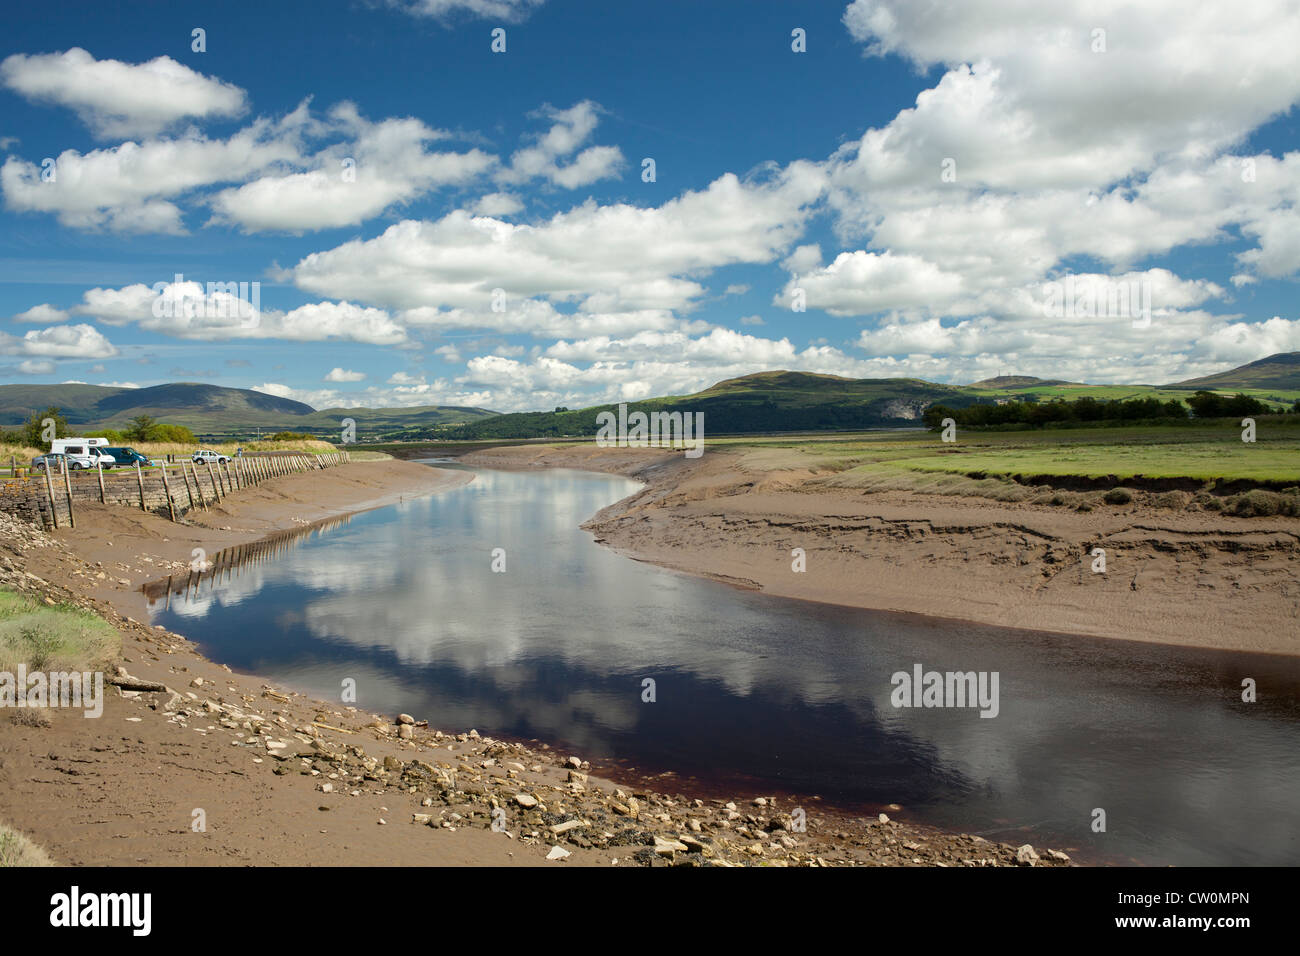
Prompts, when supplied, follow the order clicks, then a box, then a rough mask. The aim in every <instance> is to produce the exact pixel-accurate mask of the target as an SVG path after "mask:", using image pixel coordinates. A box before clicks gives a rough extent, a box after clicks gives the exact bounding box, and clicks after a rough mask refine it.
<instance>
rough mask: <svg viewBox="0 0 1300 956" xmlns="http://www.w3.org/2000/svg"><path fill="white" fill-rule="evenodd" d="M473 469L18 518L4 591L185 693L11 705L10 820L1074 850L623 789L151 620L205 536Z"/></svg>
mask: <svg viewBox="0 0 1300 956" xmlns="http://www.w3.org/2000/svg"><path fill="white" fill-rule="evenodd" d="M643 464H644V463H643ZM469 480H471V476H470V475H467V474H466V473H464V472H453V471H439V470H436V469H432V468H429V467H428V466H425V465H419V464H415V463H411V462H397V461H388V462H368V463H354V464H350V465H345V466H342V467H339V468H333V469H330V470H328V471H321V472H311V473H309V474H305V475H296V476H291V477H286V478H280V479H275V480H272V481H269V482H266V483H264V484H263V485H260V486H257V487H256V488H253V489H249V490H247V491H245V492H241V493H239V494H237V495H235V496H232V497H231V498H229V499H227V500H226V501H224V502H222V503H221V504H220V505H219V506H217V507H215V508H214V509H213V510H212V511H210V512H207V513H203V512H196V513H193V514H191V515H189V516H187V523H185V524H175V523H172V522H170V521H168V520H166V519H164V518H161V517H158V516H156V515H152V514H143V513H139V512H134V511H131V510H130V509H121V508H108V507H87V508H85V509H84V510H82V509H79V510H78V515H77V520H78V527H77V529H76V530H75V531H74V530H62V531H58V532H54V533H52V534H47V533H45V532H42V531H39V530H36V529H35V528H33V527H31V526H27V525H21V524H20V523H19V522H17V521H14V520H13V519H10V518H8V517H7V516H3V515H0V583H3V584H4V585H5V586H8V587H13V588H16V589H18V590H21V591H24V592H26V593H28V594H31V595H34V596H36V597H37V598H38V599H44V600H47V601H49V602H61V603H70V604H76V605H80V606H82V607H85V608H88V609H91V610H94V611H95V612H96V613H98V614H100V615H101V616H103V617H104V618H105V619H107V620H109V621H110V622H112V623H113V624H114V625H115V626H117V628H118V629H119V631H120V632H121V635H122V656H121V659H120V662H119V663H118V664H117V665H116V667H120V672H119V679H126V676H127V675H129V679H131V680H134V681H145V682H156V684H158V685H160V686H162V687H164V688H165V689H162V690H158V691H143V692H140V691H132V690H128V691H121V690H119V689H118V688H108V691H109V693H108V694H107V699H106V701H105V706H104V712H103V715H102V716H101V717H99V718H98V719H86V718H85V717H84V716H82V711H80V710H68V709H57V708H51V709H47V710H44V711H41V712H39V713H35V714H34V713H33V712H32V711H22V712H18V711H9V712H4V711H0V821H3V822H4V823H6V824H8V825H9V826H11V827H14V828H16V829H18V830H20V831H22V832H24V833H26V834H27V835H28V836H29V837H31V838H32V839H34V840H35V841H36V842H37V843H38V844H40V845H41V846H43V847H44V848H45V849H46V850H47V851H48V852H49V854H50V856H51V857H53V859H54V860H55V861H56V862H58V863H62V864H73V865H121V866H128V865H160V864H168V865H177V864H179V865H286V864H298V865H305V864H311V865H322V864H323V865H411V866H416V865H426V866H427V865H496V866H561V865H575V864H576V865H592V866H642V865H670V864H677V865H682V864H686V865H709V864H713V865H738V864H742V863H747V864H748V863H753V864H764V865H776V866H789V865H811V866H822V865H830V866H840V865H864V864H865V865H904V866H918V865H919V866H1014V865H1031V864H1032V865H1039V866H1059V865H1065V864H1066V863H1067V860H1068V858H1067V857H1066V855H1065V854H1063V853H1061V852H1060V851H1056V850H1052V851H1048V850H1043V849H1041V848H1040V849H1039V851H1038V852H1037V853H1034V852H1026V851H1025V850H1018V848H1017V847H1016V846H1014V845H1012V844H1008V843H994V842H990V841H988V840H985V839H982V838H981V837H978V836H968V835H959V834H950V833H945V832H942V831H939V830H935V829H933V828H930V827H925V826H920V825H914V824H911V823H908V822H906V821H900V820H895V819H887V818H886V817H885V816H881V817H880V818H877V817H874V816H872V817H869V818H863V817H854V816H852V815H848V814H844V813H840V812H837V811H835V810H832V809H829V808H823V807H821V806H820V805H819V804H817V803H816V802H812V803H811V804H810V805H809V807H807V808H803V807H796V806H793V805H788V802H787V801H784V800H782V801H781V802H780V804H779V805H778V801H777V799H776V798H775V797H773V796H771V795H761V794H737V795H736V797H735V799H733V800H712V799H711V800H707V801H706V800H703V799H699V798H698V797H695V796H693V795H689V794H680V793H676V794H671V795H670V794H668V793H665V792H662V791H661V789H660V788H655V789H650V788H649V787H648V786H646V785H645V784H644V783H643V782H636V781H633V782H623V783H622V786H620V785H619V784H618V783H615V782H613V781H610V780H607V779H603V778H602V777H601V776H600V774H599V770H600V768H592V767H591V766H590V765H589V764H587V763H586V762H584V761H582V760H581V759H580V757H578V756H574V755H568V754H561V753H557V752H554V751H551V750H550V749H549V748H548V747H547V746H546V745H545V744H534V745H526V744H524V743H520V742H507V741H495V740H490V739H487V738H483V737H481V736H479V734H478V733H477V732H476V731H474V730H473V729H472V728H458V729H456V731H455V732H453V733H452V734H446V733H444V732H443V731H442V730H436V729H431V728H428V727H425V726H415V725H413V724H410V723H407V724H405V725H400V722H398V723H395V721H397V720H398V715H392V714H388V715H377V714H372V713H368V712H364V711H359V710H357V709H356V708H353V707H347V706H343V705H342V704H340V703H337V702H333V703H331V702H326V701H321V700H313V699H311V698H308V697H306V696H303V695H301V694H298V693H296V692H294V691H293V690H291V689H287V688H284V687H277V686H273V685H271V684H268V683H267V682H265V681H264V680H263V679H261V678H259V677H258V676H256V675H245V674H236V673H232V672H231V671H230V670H229V669H228V668H226V667H224V666H221V665H217V664H214V663H213V662H211V661H209V660H207V659H206V658H204V657H203V655H201V654H199V653H198V651H197V650H196V649H195V648H194V646H193V645H192V644H191V643H190V642H189V641H188V640H186V638H185V637H184V636H183V635H181V634H176V633H172V632H168V631H166V630H164V629H162V628H160V627H159V628H153V627H149V626H148V625H147V624H145V623H142V621H143V620H144V619H145V614H144V607H145V603H146V599H145V596H144V594H143V592H142V590H141V588H142V586H143V585H144V584H146V583H147V582H150V581H156V580H157V579H159V578H162V577H165V576H166V575H167V574H168V573H172V572H179V573H185V571H186V570H187V569H188V566H189V562H190V560H191V555H192V551H193V549H194V548H203V549H204V550H205V552H206V553H207V554H209V555H212V554H215V553H216V552H217V551H218V550H220V549H222V548H226V547H232V546H234V545H237V544H243V543H249V542H252V541H254V540H258V539H260V538H262V537H264V536H266V535H268V534H270V533H272V532H278V531H284V530H286V529H291V528H295V527H303V526H307V525H310V524H312V523H314V522H317V521H321V520H324V519H328V518H330V517H335V516H338V515H341V514H348V513H353V512H355V511H358V510H364V509H367V508H372V507H378V506H381V505H384V504H387V503H391V502H395V501H399V500H401V499H402V498H403V497H406V496H412V495H424V494H433V493H437V492H438V491H442V490H445V489H448V488H452V487H455V486H457V485H458V484H461V483H463V482H465V481H469ZM420 716H421V715H418V714H417V715H412V717H413V718H414V719H418V718H419V717H420ZM666 785H667V784H666ZM885 809H888V810H890V813H891V814H894V813H896V812H897V810H898V809H901V808H894V807H889V808H885ZM200 820H201V821H202V828H201V829H200V828H199V826H198V821H200ZM494 822H496V823H497V824H498V827H499V829H493V823H494ZM1066 849H1070V848H1066Z"/></svg>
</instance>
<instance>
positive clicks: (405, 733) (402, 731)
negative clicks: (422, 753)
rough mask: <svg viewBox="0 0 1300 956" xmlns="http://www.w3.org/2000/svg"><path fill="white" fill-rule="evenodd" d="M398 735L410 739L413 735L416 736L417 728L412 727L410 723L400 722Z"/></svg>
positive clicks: (403, 738)
mask: <svg viewBox="0 0 1300 956" xmlns="http://www.w3.org/2000/svg"><path fill="white" fill-rule="evenodd" d="M397 736H398V737H399V738H401V739H402V740H410V739H411V738H412V737H414V736H415V728H414V727H412V726H411V725H410V724H398V725H397Z"/></svg>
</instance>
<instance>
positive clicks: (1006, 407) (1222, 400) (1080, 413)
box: [922, 391, 1300, 429]
mask: <svg viewBox="0 0 1300 956" xmlns="http://www.w3.org/2000/svg"><path fill="white" fill-rule="evenodd" d="M1292 410H1293V411H1298V412H1300V401H1297V402H1296V403H1295V406H1294V407H1293V409H1292ZM1272 414H1280V412H1275V411H1274V409H1273V407H1272V406H1271V405H1268V404H1266V403H1265V402H1261V401H1259V400H1258V399H1255V398H1251V397H1250V396H1249V395H1245V394H1242V393H1240V392H1238V393H1237V394H1236V395H1218V394H1216V393H1214V392H1207V391H1199V392H1197V393H1196V394H1195V395H1193V396H1192V397H1191V398H1189V399H1187V401H1186V404H1184V403H1183V402H1182V401H1179V400H1178V399H1170V400H1168V401H1163V402H1162V401H1161V400H1160V399H1158V398H1130V399H1109V400H1106V399H1096V398H1092V397H1090V396H1084V397H1082V398H1076V399H1074V400H1073V401H1066V400H1065V399H1062V398H1057V399H1053V400H1052V401H1050V402H1035V401H1014V402H1006V403H1004V404H1001V405H996V404H976V405H969V406H967V407H965V408H950V407H948V406H946V405H931V406H930V407H929V408H927V409H926V410H925V413H924V415H923V416H922V417H923V419H924V421H925V424H926V426H927V427H929V428H932V429H938V428H940V427H942V423H943V420H944V419H945V418H951V419H952V420H953V421H954V422H956V423H957V424H958V425H960V426H963V427H965V428H999V427H1001V428H1006V427H1016V426H1019V427H1028V428H1043V427H1045V426H1047V425H1056V424H1066V423H1071V422H1140V421H1171V422H1172V421H1186V420H1187V419H1188V418H1189V417H1195V418H1239V417H1243V416H1256V415H1272Z"/></svg>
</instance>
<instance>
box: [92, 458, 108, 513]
mask: <svg viewBox="0 0 1300 956" xmlns="http://www.w3.org/2000/svg"><path fill="white" fill-rule="evenodd" d="M95 470H96V471H98V472H99V503H100V504H101V505H106V504H108V502H107V501H106V500H105V499H104V463H103V462H102V461H97V462H95Z"/></svg>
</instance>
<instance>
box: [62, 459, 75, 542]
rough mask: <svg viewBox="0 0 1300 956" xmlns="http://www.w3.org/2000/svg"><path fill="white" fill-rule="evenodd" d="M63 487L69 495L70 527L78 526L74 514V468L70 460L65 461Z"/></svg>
mask: <svg viewBox="0 0 1300 956" xmlns="http://www.w3.org/2000/svg"><path fill="white" fill-rule="evenodd" d="M63 487H64V489H65V490H66V491H67V493H68V527H69V528H75V527H76V526H77V518H76V516H75V515H74V514H73V513H72V466H70V465H69V464H68V459H66V458H65V459H63Z"/></svg>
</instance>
